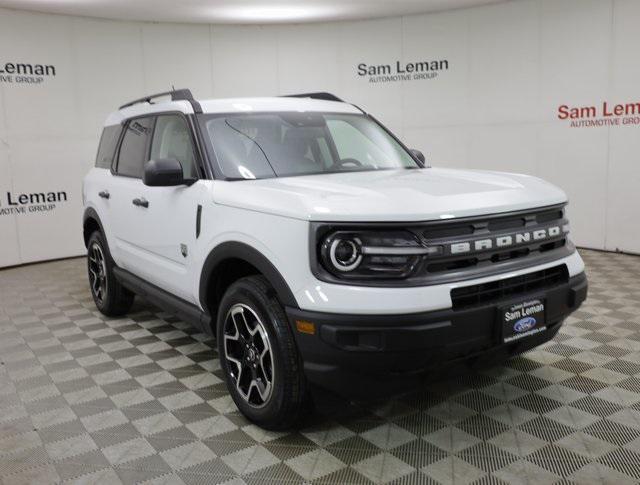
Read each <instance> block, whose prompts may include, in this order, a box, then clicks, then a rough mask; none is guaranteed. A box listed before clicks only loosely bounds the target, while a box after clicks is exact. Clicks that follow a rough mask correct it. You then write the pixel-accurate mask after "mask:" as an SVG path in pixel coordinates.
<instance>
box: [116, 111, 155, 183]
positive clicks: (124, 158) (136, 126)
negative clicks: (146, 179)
mask: <svg viewBox="0 0 640 485" xmlns="http://www.w3.org/2000/svg"><path fill="white" fill-rule="evenodd" d="M152 126H153V118H136V119H134V120H131V121H130V122H129V123H128V124H127V127H126V129H125V133H124V137H123V138H122V143H121V144H120V153H119V155H118V169H117V172H118V174H120V175H127V176H129V177H138V178H142V173H143V170H144V163H145V162H146V161H147V160H146V159H147V156H146V155H147V143H148V140H149V137H150V136H151V128H152Z"/></svg>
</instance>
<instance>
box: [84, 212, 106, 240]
mask: <svg viewBox="0 0 640 485" xmlns="http://www.w3.org/2000/svg"><path fill="white" fill-rule="evenodd" d="M87 219H94V220H95V221H96V222H97V223H98V227H99V228H100V232H101V233H102V234H104V235H105V238H106V234H105V232H104V227H102V221H101V220H100V216H99V215H98V213H97V212H96V210H95V209H94V208H93V207H87V208H86V209H85V210H84V214H83V215H82V233H83V239H84V225H85V223H86V222H87ZM85 247H86V242H85Z"/></svg>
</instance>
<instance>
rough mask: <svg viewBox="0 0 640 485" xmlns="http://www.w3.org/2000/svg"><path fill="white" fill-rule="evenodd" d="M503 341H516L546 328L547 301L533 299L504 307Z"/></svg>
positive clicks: (502, 314) (502, 312) (502, 319)
mask: <svg viewBox="0 0 640 485" xmlns="http://www.w3.org/2000/svg"><path fill="white" fill-rule="evenodd" d="M501 322H502V341H503V342H505V343H508V342H514V341H516V340H520V339H521V338H525V337H530V336H531V335H535V334H537V333H540V332H543V331H545V330H546V328H547V327H546V323H545V302H544V300H540V299H531V300H527V301H523V302H520V303H515V304H513V305H509V306H507V307H503V308H502V311H501Z"/></svg>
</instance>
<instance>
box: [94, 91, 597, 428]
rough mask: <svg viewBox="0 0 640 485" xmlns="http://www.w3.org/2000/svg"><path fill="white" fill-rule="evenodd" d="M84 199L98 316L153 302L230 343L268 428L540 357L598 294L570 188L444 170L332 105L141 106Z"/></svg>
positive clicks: (224, 349)
mask: <svg viewBox="0 0 640 485" xmlns="http://www.w3.org/2000/svg"><path fill="white" fill-rule="evenodd" d="M162 96H165V97H168V98H169V99H167V100H165V101H159V99H160V98H161V97H162ZM83 196H84V201H85V211H84V239H85V242H86V246H87V249H88V275H89V282H90V286H91V293H92V295H93V299H94V300H95V304H96V306H97V307H98V309H99V310H100V311H101V312H102V313H104V314H105V315H109V316H117V315H123V314H125V313H126V312H127V311H128V310H129V309H130V308H131V304H132V301H133V299H134V294H138V295H141V296H143V297H144V298H146V299H147V300H149V301H151V302H152V303H154V304H156V305H158V306H159V307H161V308H162V309H165V310H167V311H170V312H173V313H174V314H176V315H178V316H179V317H181V318H182V319H184V320H185V321H188V322H191V323H192V324H193V325H195V326H196V327H197V328H198V329H200V330H201V331H202V332H205V333H208V334H212V335H215V337H216V341H217V346H218V355H219V358H220V365H221V370H222V372H223V374H224V376H225V379H226V382H227V385H228V389H229V392H230V394H231V396H232V398H233V400H234V402H235V404H236V405H237V407H238V408H239V409H240V411H241V412H242V413H244V414H245V415H246V416H247V417H248V418H249V419H250V420H252V421H254V422H255V423H257V424H259V425H261V426H264V427H267V428H283V427H287V426H290V425H292V424H293V423H294V422H295V421H296V419H297V418H298V416H300V414H301V410H303V409H304V404H305V403H306V402H307V400H306V396H307V394H308V392H309V389H310V388H311V386H313V387H314V388H315V387H320V388H325V389H329V390H332V391H334V392H338V393H341V394H343V395H347V396H351V397H365V396H378V397H380V396H385V395H388V394H389V393H397V392H401V391H404V390H408V389H411V388H412V387H414V386H416V385H417V383H419V382H420V378H421V376H422V375H424V374H425V371H426V370H428V369H430V368H433V367H434V366H435V365H441V364H442V363H448V362H451V361H458V360H460V361H463V362H467V361H468V360H469V359H481V358H484V357H487V358H488V357H490V358H491V360H492V359H494V358H498V359H506V358H508V357H509V356H513V355H516V354H519V353H521V352H524V351H526V350H529V349H531V348H533V347H535V346H537V345H540V344H542V343H543V342H546V341H548V340H549V339H551V338H552V337H553V336H554V335H555V334H556V333H557V332H558V329H559V328H560V325H561V324H562V321H563V320H564V319H565V318H566V317H567V316H568V315H569V314H570V313H571V312H572V311H574V310H575V309H576V308H578V306H579V305H580V304H581V303H582V301H583V300H584V299H585V297H586V294H587V280H586V277H585V274H584V264H583V262H582V260H581V258H580V256H579V255H578V253H577V251H576V248H575V247H574V245H573V244H572V243H571V241H570V239H569V223H568V221H567V219H566V216H565V206H566V204H567V197H566V195H565V194H564V193H563V192H562V191H561V190H559V189H558V188H556V187H554V186H553V185H551V184H549V183H547V182H544V181H542V180H540V179H538V178H535V177H531V176H526V175H515V174H505V173H497V172H482V171H475V170H464V171H463V170H449V169H440V168H429V167H427V166H426V165H425V162H424V157H423V156H422V154H421V153H420V152H418V151H416V150H410V149H408V148H406V147H405V146H404V145H403V144H402V142H400V141H399V140H398V139H397V138H396V137H395V136H394V135H393V134H392V133H391V132H390V131H389V130H387V129H386V128H384V127H383V126H382V125H381V124H380V123H379V122H378V121H376V119H375V118H373V117H372V116H371V115H369V114H367V113H365V112H364V111H362V110H361V109H360V108H358V107H356V106H354V105H352V104H349V103H346V102H343V101H341V100H340V99H338V98H337V97H335V96H333V95H331V94H328V93H310V94H303V95H295V96H283V97H272V98H251V99H217V100H207V101H196V100H195V99H194V98H193V96H192V95H191V93H190V91H188V90H174V91H171V92H168V93H162V94H160V95H154V96H149V97H146V98H143V99H140V100H136V101H134V102H132V103H129V104H126V105H124V106H122V107H121V108H120V109H119V110H118V111H116V112H114V113H113V114H111V115H110V116H109V117H108V118H107V120H106V123H105V127H104V131H103V134H102V138H101V140H100V145H99V149H98V154H97V161H96V164H95V168H93V169H92V170H91V171H90V172H89V174H88V175H87V176H86V178H85V181H84V188H83Z"/></svg>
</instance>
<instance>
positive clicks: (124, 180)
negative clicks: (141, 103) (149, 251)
mask: <svg viewBox="0 0 640 485" xmlns="http://www.w3.org/2000/svg"><path fill="white" fill-rule="evenodd" d="M154 121H155V117H153V116H148V117H141V118H134V119H131V120H129V121H128V122H127V123H126V125H125V127H124V134H123V136H122V141H121V143H120V148H119V150H118V153H117V157H116V162H115V166H114V174H113V175H114V176H113V179H112V182H111V187H110V190H109V192H110V197H109V203H110V206H111V226H112V228H113V234H114V240H115V245H114V247H111V248H110V249H111V254H112V256H113V258H114V260H115V262H116V264H117V265H118V266H120V267H122V268H124V269H126V270H128V271H131V272H132V273H134V274H141V271H142V269H143V268H144V257H141V255H144V252H145V249H144V248H143V247H141V246H140V240H141V225H142V224H143V223H144V221H145V219H146V214H147V208H145V207H144V199H143V193H144V184H143V183H142V174H143V170H144V163H145V162H146V161H147V160H148V153H149V148H150V145H151V135H152V133H153V123H154Z"/></svg>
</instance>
